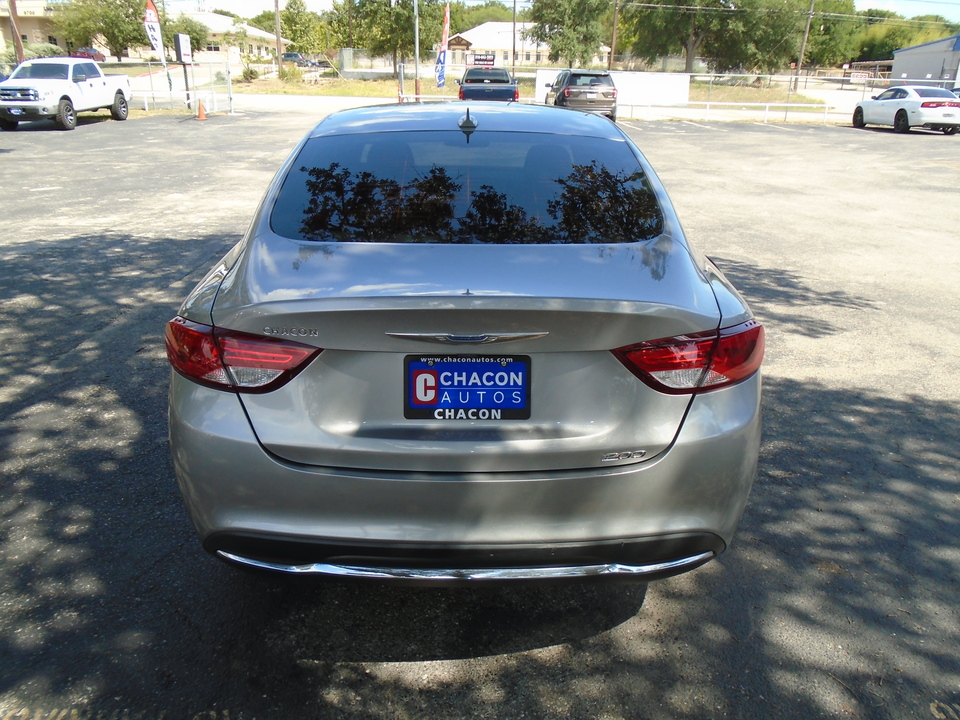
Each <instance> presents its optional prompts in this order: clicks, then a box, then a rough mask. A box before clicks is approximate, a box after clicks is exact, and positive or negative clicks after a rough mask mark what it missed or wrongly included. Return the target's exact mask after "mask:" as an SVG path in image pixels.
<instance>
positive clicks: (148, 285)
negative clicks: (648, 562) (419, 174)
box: [0, 112, 960, 720]
mask: <svg viewBox="0 0 960 720" xmlns="http://www.w3.org/2000/svg"><path fill="white" fill-rule="evenodd" d="M315 120H316V117H313V116H311V115H309V114H307V113H288V114H282V115H281V114H269V113H263V112H246V113H244V114H242V115H236V116H226V115H215V116H211V117H210V119H209V120H207V121H205V122H200V121H196V120H192V119H185V118H180V117H172V116H160V117H151V118H147V119H141V120H131V121H128V122H125V123H118V122H111V121H106V122H91V121H84V119H83V118H82V117H81V124H80V125H79V127H78V128H77V130H75V131H73V132H69V133H65V132H57V131H55V130H52V129H51V127H52V126H51V125H47V124H32V125H30V124H25V125H24V126H22V129H21V130H19V131H17V132H14V133H0V299H2V304H0V719H2V720H27V718H30V720H34V718H36V720H48V719H49V720H53V719H54V718H55V719H56V720H61V719H64V720H65V719H67V718H70V719H73V718H78V719H85V718H91V719H92V718H104V719H105V720H106V719H107V718H110V719H113V718H116V720H123V719H125V718H130V719H131V720H132V719H135V718H138V719H140V720H153V719H154V718H157V719H159V718H167V719H178V718H185V719H187V720H191V719H193V718H197V719H198V720H207V719H209V720H221V719H222V720H244V719H246V720H250V719H252V718H260V719H262V720H273V719H281V718H283V719H286V718H312V717H315V718H328V717H329V718H341V717H342V718H358V719H359V718H363V719H364V720H366V719H368V718H390V719H391V720H393V719H397V720H399V719H401V718H431V719H438V718H521V717H523V718H554V717H563V718H605V719H614V718H625V719H626V718H630V719H636V718H714V717H716V718H721V717H730V718H758V719H761V718H763V719H766V718H771V717H777V718H802V719H803V720H809V718H818V717H854V718H856V717H859V718H878V719H888V718H889V719H890V720H902V719H903V718H960V650H958V649H960V602H958V597H960V470H958V468H960V404H958V401H960V384H958V382H957V370H956V365H957V358H958V357H960V330H958V328H960V301H958V299H957V290H956V287H957V281H958V278H960V252H958V247H957V243H958V228H960V203H958V200H957V188H958V187H960V138H957V137H945V136H943V135H941V134H940V133H927V132H921V131H914V132H911V133H909V134H906V135H898V134H894V133H892V132H890V131H887V130H880V129H877V130H872V129H871V130H854V129H852V128H849V127H839V126H812V125H777V124H770V125H761V124H753V123H726V124H719V123H718V124H705V123H690V122H657V123H641V122H629V123H624V124H623V127H625V128H626V129H627V131H628V132H629V133H630V134H631V136H632V137H634V138H635V139H636V140H637V142H638V143H639V145H640V147H641V148H642V149H643V150H644V152H645V153H646V154H647V156H648V158H649V159H650V160H651V162H652V163H653V165H654V167H655V168H656V169H657V170H658V172H659V174H660V176H661V179H662V180H663V181H664V183H665V185H666V187H667V189H668V191H669V192H670V194H671V197H672V198H673V200H674V203H675V205H676V206H677V209H678V212H679V214H680V218H681V220H682V221H683V223H684V226H685V228H686V230H687V233H688V235H689V236H690V237H691V239H692V240H693V242H694V243H696V244H697V245H698V246H699V247H700V248H701V249H702V250H703V251H705V252H706V253H707V254H708V255H710V256H711V257H714V258H715V259H716V260H717V262H718V264H719V265H720V266H721V267H722V268H724V270H725V271H726V272H727V273H728V274H729V275H730V276H731V278H732V279H733V280H734V281H735V283H736V284H737V286H738V287H739V289H740V290H741V291H742V292H743V293H744V295H745V296H746V297H747V299H748V300H749V301H750V303H751V305H752V306H753V308H754V310H755V312H756V313H757V315H758V316H759V317H760V318H761V320H762V321H763V322H764V324H765V325H766V328H767V332H768V349H767V360H766V364H765V377H764V392H765V396H764V415H765V424H764V432H765V435H764V442H763V448H762V454H761V461H760V471H759V476H758V478H757V483H756V485H755V487H754V492H753V495H752V497H751V501H750V504H749V506H748V508H747V512H746V514H745V516H744V518H743V522H742V523H741V526H740V533H739V535H738V538H737V541H736V543H735V544H734V545H733V547H731V549H730V550H729V551H728V552H727V553H726V554H725V555H724V556H722V557H721V558H720V559H719V560H718V561H716V562H713V563H710V564H708V565H706V566H704V567H703V568H701V569H699V570H697V571H695V572H693V573H689V574H687V575H684V576H680V577H677V578H673V579H671V580H666V581H660V582H656V583H652V584H650V585H649V586H648V587H644V586H641V585H587V586H577V585H573V586H569V585H568V586H561V587H556V586H554V587H509V588H489V587H485V588H477V589H473V588H457V589H435V588H426V589H424V588H395V587H382V586H376V585H356V584H342V583H335V584H324V585H316V584H302V583H280V582H269V581H264V580H263V579H261V578H258V577H254V576H249V575H245V574H242V573H238V572H236V571H234V570H232V569H230V568H227V567H225V566H222V565H221V564H219V563H218V562H217V561H216V560H213V559H212V558H210V557H209V556H207V555H206V554H204V553H203V551H202V550H201V549H200V547H199V544H198V543H197V542H196V540H195V537H194V535H193V531H192V528H191V527H190V525H189V522H188V520H187V518H186V515H185V512H184V510H183V508H182V503H181V500H180V497H179V493H178V491H177V489H176V485H175V482H174V479H173V471H172V467H171V463H170V460H169V457H168V450H167V445H166V416H165V413H166V405H165V403H166V381H167V373H168V370H167V365H166V360H165V356H164V352H163V342H162V331H163V324H164V322H165V321H166V320H167V319H169V317H171V316H172V315H173V314H175V312H176V309H177V306H178V304H179V301H180V299H181V298H182V297H183V296H184V295H185V294H186V293H187V292H188V290H189V289H190V288H191V287H192V286H193V284H194V283H195V282H197V281H198V280H199V279H200V278H201V276H202V275H203V273H204V272H205V271H206V269H207V268H208V267H209V266H210V265H211V264H212V263H213V262H214V261H215V260H216V259H217V258H219V257H220V256H221V255H222V254H223V253H224V252H225V251H226V250H227V249H228V248H229V247H230V246H231V245H232V244H233V243H235V242H236V241H237V240H238V239H239V238H240V236H241V234H242V233H243V231H244V230H245V228H246V224H247V223H248V221H249V219H250V216H251V214H252V212H253V209H254V208H255V206H256V204H257V202H258V201H259V198H260V195H261V194H262V192H263V191H264V189H265V188H266V185H267V183H268V182H269V180H270V178H271V177H272V175H273V172H274V171H275V170H276V168H277V167H278V166H279V164H280V162H281V161H282V160H283V158H284V157H285V156H286V154H287V153H288V152H289V150H290V149H291V148H292V146H293V145H294V143H295V142H296V141H297V140H299V139H300V137H302V135H303V134H304V133H305V132H306V131H307V129H309V127H310V126H311V125H312V124H313V122H314V121H315Z"/></svg>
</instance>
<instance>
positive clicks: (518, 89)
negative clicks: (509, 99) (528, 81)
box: [513, 85, 520, 100]
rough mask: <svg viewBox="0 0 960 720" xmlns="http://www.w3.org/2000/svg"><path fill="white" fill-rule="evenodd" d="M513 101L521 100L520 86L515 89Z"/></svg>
mask: <svg viewBox="0 0 960 720" xmlns="http://www.w3.org/2000/svg"><path fill="white" fill-rule="evenodd" d="M513 99H514V100H519V99H520V86H519V85H517V86H516V87H514V88H513Z"/></svg>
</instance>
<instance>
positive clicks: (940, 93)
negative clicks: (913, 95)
mask: <svg viewBox="0 0 960 720" xmlns="http://www.w3.org/2000/svg"><path fill="white" fill-rule="evenodd" d="M915 89H916V92H917V95H919V96H920V97H933V98H950V99H951V100H953V99H955V98H956V97H957V96H956V95H954V94H953V93H952V92H950V91H949V90H944V89H943V88H934V87H931V88H915Z"/></svg>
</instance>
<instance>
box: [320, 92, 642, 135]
mask: <svg viewBox="0 0 960 720" xmlns="http://www.w3.org/2000/svg"><path fill="white" fill-rule="evenodd" d="M468 110H469V112H470V118H471V120H473V122H475V123H476V125H477V127H476V129H477V131H478V132H479V131H489V132H533V133H546V134H556V135H586V136H590V137H599V138H610V139H614V140H623V139H624V135H623V133H622V132H621V131H620V130H619V129H618V128H617V126H616V125H615V124H614V123H612V122H610V121H609V120H608V119H607V118H604V117H601V116H599V115H595V114H593V113H588V112H583V111H579V110H571V109H568V108H559V107H553V106H545V105H523V104H520V103H504V102H481V101H478V102H471V101H462V102H461V101H457V102H437V103H410V104H403V105H398V104H391V105H374V106H368V107H362V108H354V109H351V110H343V111H341V112H338V113H333V114H331V115H329V116H327V117H326V118H324V119H323V120H321V121H320V122H319V123H318V124H317V125H316V126H315V127H314V128H313V130H312V131H311V133H310V136H311V137H324V136H329V135H343V134H356V133H366V132H400V131H408V132H412V131H440V130H458V129H460V128H459V122H460V120H461V119H462V118H465V117H466V114H467V111H468Z"/></svg>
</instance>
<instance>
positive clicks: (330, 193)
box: [270, 131, 663, 244]
mask: <svg viewBox="0 0 960 720" xmlns="http://www.w3.org/2000/svg"><path fill="white" fill-rule="evenodd" d="M270 220H271V226H272V228H273V230H274V232H276V233H278V234H279V235H282V236H284V237H288V238H293V239H297V240H308V241H318V242H389V243H515V244H543V243H571V244H572V243H576V244H585V243H624V242H638V241H642V240H649V239H650V238H653V237H656V236H657V235H659V234H660V233H661V232H662V230H663V215H662V213H661V210H660V206H659V204H658V202H657V198H656V195H655V194H654V192H653V191H652V190H651V188H650V184H649V182H648V180H647V178H646V176H645V175H644V173H643V170H642V168H641V167H640V165H639V163H638V162H637V159H636V157H635V156H634V154H633V152H632V151H631V150H630V148H629V147H628V146H627V144H626V143H625V142H623V141H619V140H610V139H600V138H588V137H579V136H566V135H563V136H561V135H544V134H539V133H499V132H498V133H482V132H475V133H474V134H473V135H472V136H471V137H470V142H469V143H467V141H466V136H465V135H464V134H463V133H461V132H460V131H450V132H391V133H373V134H360V135H341V136H336V137H321V138H313V139H311V140H309V141H308V142H307V143H306V145H305V146H304V148H303V150H302V151H301V153H300V155H299V156H298V157H297V159H296V161H295V163H294V164H293V167H292V169H291V172H290V174H289V175H288V176H287V178H286V179H285V180H284V182H283V185H282V187H281V190H280V194H279V197H278V198H277V202H276V204H275V205H274V208H273V210H272V213H271V218H270Z"/></svg>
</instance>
